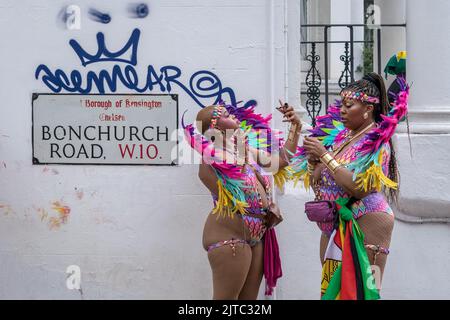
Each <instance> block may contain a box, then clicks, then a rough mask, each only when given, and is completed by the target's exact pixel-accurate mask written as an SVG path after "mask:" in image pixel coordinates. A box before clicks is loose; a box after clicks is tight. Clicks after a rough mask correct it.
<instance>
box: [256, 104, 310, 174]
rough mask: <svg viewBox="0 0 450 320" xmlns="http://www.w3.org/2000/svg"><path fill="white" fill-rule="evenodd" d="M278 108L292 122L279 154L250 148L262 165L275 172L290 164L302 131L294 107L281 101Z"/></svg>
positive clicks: (286, 120) (285, 120) (285, 119)
mask: <svg viewBox="0 0 450 320" xmlns="http://www.w3.org/2000/svg"><path fill="white" fill-rule="evenodd" d="M277 110H279V111H280V112H281V113H282V114H283V118H284V120H283V122H290V123H291V127H290V130H289V135H288V138H287V140H286V142H285V143H284V146H283V147H282V148H281V149H280V150H279V152H278V153H277V154H274V155H270V154H269V153H268V152H265V151H262V150H260V151H258V150H256V149H253V150H250V151H251V152H252V154H253V156H254V157H255V159H257V162H258V164H259V165H260V166H261V167H263V168H269V169H272V170H269V171H273V172H274V173H276V172H278V171H279V170H281V169H283V168H284V167H286V166H288V165H289V161H290V159H291V158H292V154H294V153H295V151H296V150H297V145H298V140H299V138H300V132H301V129H302V125H301V122H300V119H299V117H298V116H297V115H296V114H295V111H294V108H293V107H291V106H289V105H287V104H283V103H282V102H281V101H280V107H279V108H277ZM288 151H289V152H288ZM274 164H277V165H274Z"/></svg>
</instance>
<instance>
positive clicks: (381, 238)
mask: <svg viewBox="0 0 450 320" xmlns="http://www.w3.org/2000/svg"><path fill="white" fill-rule="evenodd" d="M358 224H359V226H360V227H361V230H362V232H363V233H364V242H365V243H366V244H372V245H379V246H382V247H384V248H389V246H390V244H391V235H392V230H393V228H394V217H393V216H391V215H388V214H386V213H384V212H373V213H368V214H366V215H364V216H362V217H361V218H359V219H358ZM367 255H368V257H369V262H370V264H371V265H376V266H378V267H379V268H380V278H379V284H380V285H381V280H382V278H383V273H384V267H385V266H386V260H387V255H386V254H384V253H380V254H378V255H377V256H376V261H375V263H374V257H375V251H373V250H371V249H367Z"/></svg>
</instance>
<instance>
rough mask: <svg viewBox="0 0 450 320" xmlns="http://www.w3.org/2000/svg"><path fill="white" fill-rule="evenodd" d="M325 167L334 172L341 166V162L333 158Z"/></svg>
mask: <svg viewBox="0 0 450 320" xmlns="http://www.w3.org/2000/svg"><path fill="white" fill-rule="evenodd" d="M326 167H327V168H328V169H330V171H331V172H333V173H335V172H336V170H337V169H339V168H340V167H341V164H340V163H339V162H337V161H336V160H335V159H333V160H331V161H330V162H329V163H328V164H327V165H326Z"/></svg>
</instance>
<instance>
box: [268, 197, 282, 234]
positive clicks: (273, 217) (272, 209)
mask: <svg viewBox="0 0 450 320" xmlns="http://www.w3.org/2000/svg"><path fill="white" fill-rule="evenodd" d="M282 221H283V215H282V214H281V211H280V208H279V207H278V205H276V204H275V203H271V204H270V205H269V208H267V215H266V225H267V227H268V228H273V227H275V226H276V225H278V224H280V223H281V222H282Z"/></svg>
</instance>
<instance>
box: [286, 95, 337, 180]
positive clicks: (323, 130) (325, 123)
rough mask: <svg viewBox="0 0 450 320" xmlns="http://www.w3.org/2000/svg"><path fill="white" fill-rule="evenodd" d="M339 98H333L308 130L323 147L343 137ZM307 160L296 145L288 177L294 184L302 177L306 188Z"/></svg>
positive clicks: (307, 176) (308, 178) (307, 178)
mask: <svg viewBox="0 0 450 320" xmlns="http://www.w3.org/2000/svg"><path fill="white" fill-rule="evenodd" d="M341 103H342V102H341V100H335V102H334V104H331V105H330V106H329V107H328V112H327V114H325V115H323V116H318V117H317V118H316V126H315V127H314V128H313V129H310V130H308V131H309V132H310V133H311V134H310V136H311V137H316V138H317V139H319V140H320V141H321V142H322V144H323V145H324V146H325V147H329V146H332V145H333V144H334V143H339V142H340V141H342V140H343V139H344V137H345V135H344V129H345V127H344V125H343V124H342V121H341V115H340V111H339V109H340V107H341ZM307 165H308V160H307V158H306V151H305V149H304V148H303V147H297V151H296V153H295V154H294V155H292V158H291V163H290V165H289V169H288V170H289V172H290V177H289V178H290V179H291V180H293V181H294V186H295V185H296V184H297V183H298V181H299V180H300V179H302V178H303V183H304V186H305V188H306V189H308V188H309V186H310V175H309V173H308V171H307Z"/></svg>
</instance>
